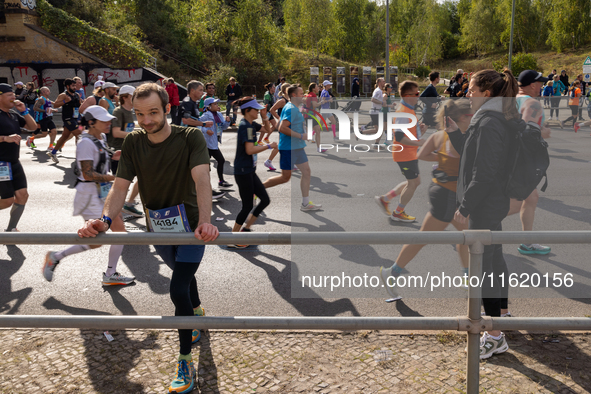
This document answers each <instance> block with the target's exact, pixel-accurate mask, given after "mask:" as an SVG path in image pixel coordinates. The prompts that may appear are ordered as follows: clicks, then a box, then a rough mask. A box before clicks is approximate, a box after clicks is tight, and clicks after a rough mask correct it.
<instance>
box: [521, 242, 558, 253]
mask: <svg viewBox="0 0 591 394" xmlns="http://www.w3.org/2000/svg"><path fill="white" fill-rule="evenodd" d="M517 250H518V251H519V253H521V254H548V253H550V250H552V249H551V248H550V247H549V246H542V245H540V244H531V245H525V244H521V245H519V247H518V248H517Z"/></svg>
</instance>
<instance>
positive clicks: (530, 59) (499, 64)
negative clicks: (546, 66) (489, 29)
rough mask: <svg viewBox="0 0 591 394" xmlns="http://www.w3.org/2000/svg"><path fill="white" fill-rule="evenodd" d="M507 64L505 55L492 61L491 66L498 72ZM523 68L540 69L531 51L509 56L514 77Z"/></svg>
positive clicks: (507, 60) (507, 58)
mask: <svg viewBox="0 0 591 394" xmlns="http://www.w3.org/2000/svg"><path fill="white" fill-rule="evenodd" d="M508 64H509V55H505V56H503V57H502V58H500V59H499V60H497V61H496V62H493V67H494V69H495V70H497V71H498V72H501V71H503V69H504V68H505V67H507V65H508ZM523 70H536V71H542V70H541V69H540V68H539V67H538V60H537V59H536V57H535V56H534V55H532V54H531V53H517V54H514V55H513V56H512V58H511V72H512V73H513V75H515V77H516V78H517V76H518V75H519V74H520V73H521V72H522V71H523Z"/></svg>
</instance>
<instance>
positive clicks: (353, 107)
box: [343, 77, 361, 112]
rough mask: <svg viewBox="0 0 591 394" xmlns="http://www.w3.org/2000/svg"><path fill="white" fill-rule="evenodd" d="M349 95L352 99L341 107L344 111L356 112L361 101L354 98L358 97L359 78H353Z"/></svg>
mask: <svg viewBox="0 0 591 394" xmlns="http://www.w3.org/2000/svg"><path fill="white" fill-rule="evenodd" d="M351 97H352V98H353V101H350V102H348V103H347V105H346V106H345V108H344V109H343V111H344V112H357V111H359V109H360V108H361V101H359V100H356V99H357V98H359V78H357V77H355V78H353V82H352V83H351Z"/></svg>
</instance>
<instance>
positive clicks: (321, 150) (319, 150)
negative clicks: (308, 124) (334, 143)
mask: <svg viewBox="0 0 591 394" xmlns="http://www.w3.org/2000/svg"><path fill="white" fill-rule="evenodd" d="M327 150H328V149H320V148H319V149H317V150H316V151H317V152H318V153H325V152H326V151H327Z"/></svg>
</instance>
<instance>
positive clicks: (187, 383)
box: [168, 360, 196, 394]
mask: <svg viewBox="0 0 591 394" xmlns="http://www.w3.org/2000/svg"><path fill="white" fill-rule="evenodd" d="M195 376H196V372H195V366H194V365H193V361H189V362H187V361H185V360H181V361H178V362H177V364H176V372H175V378H174V380H173V381H172V383H171V384H170V387H169V388H168V392H169V393H176V394H184V393H189V392H191V391H192V390H193V386H194V385H195Z"/></svg>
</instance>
